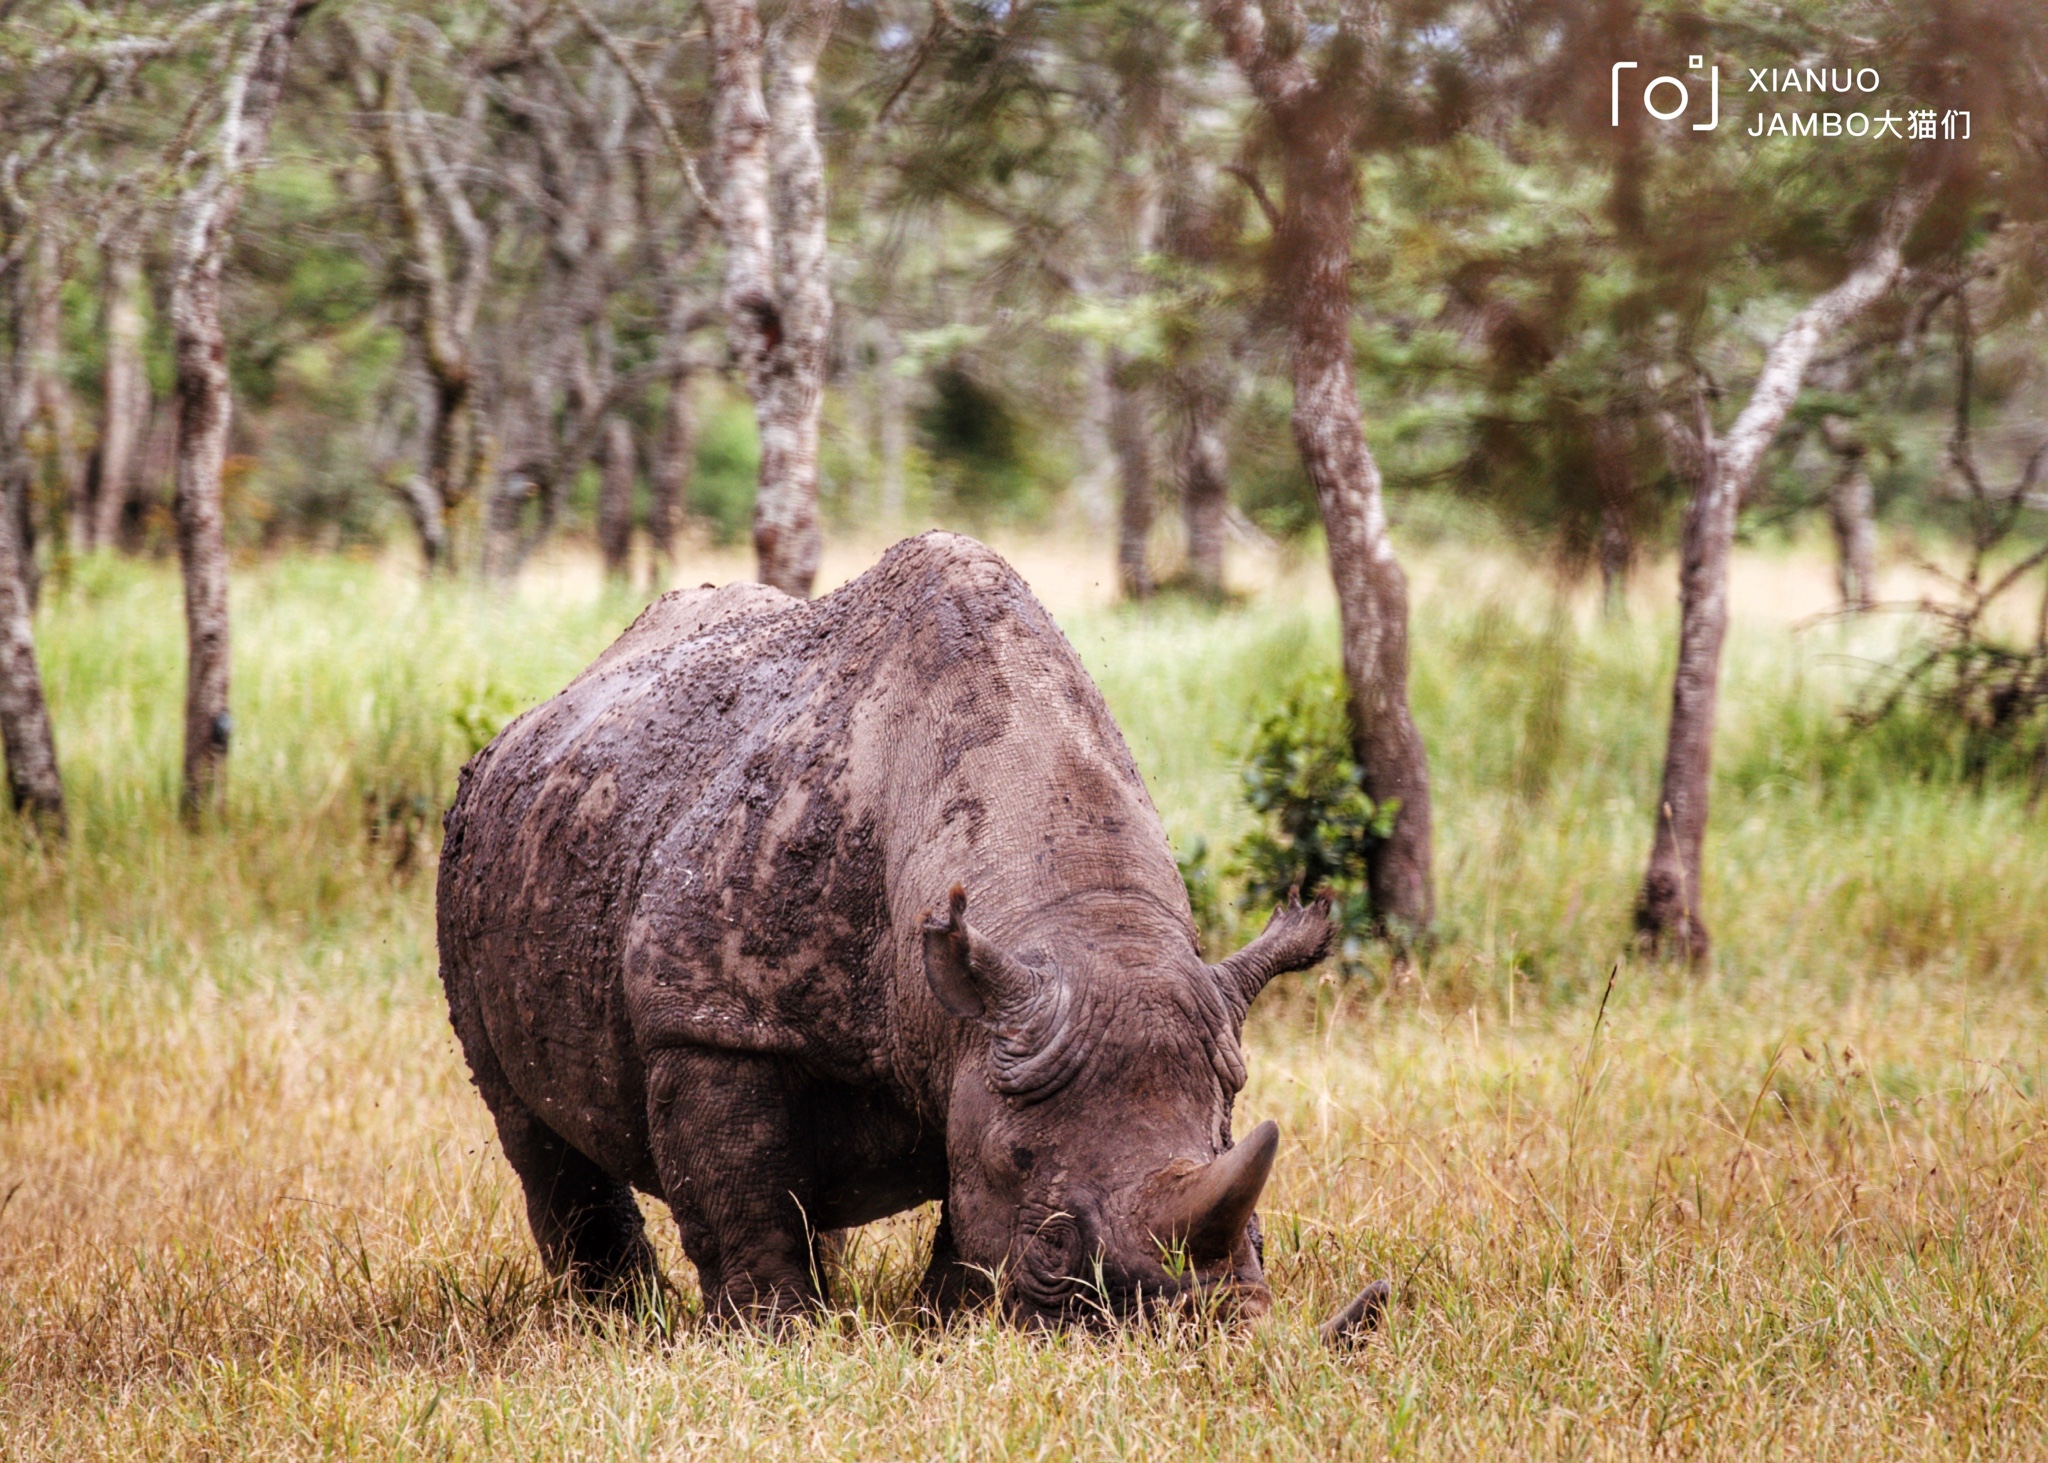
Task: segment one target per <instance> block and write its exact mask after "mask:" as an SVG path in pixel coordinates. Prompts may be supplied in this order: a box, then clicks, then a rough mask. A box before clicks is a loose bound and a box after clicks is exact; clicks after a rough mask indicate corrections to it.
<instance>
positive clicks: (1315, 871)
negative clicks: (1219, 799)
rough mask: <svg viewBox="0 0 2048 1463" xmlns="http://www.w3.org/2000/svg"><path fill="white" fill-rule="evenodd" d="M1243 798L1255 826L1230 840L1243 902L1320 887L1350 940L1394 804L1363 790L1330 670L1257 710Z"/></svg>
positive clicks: (1362, 917)
mask: <svg viewBox="0 0 2048 1463" xmlns="http://www.w3.org/2000/svg"><path fill="white" fill-rule="evenodd" d="M1244 798H1245V802H1246V803H1247V804H1248V805H1249V806H1250V807H1251V809H1252V811H1253V812H1255V813H1257V814H1258V815H1259V819H1260V822H1261V825H1262V826H1261V827H1259V828H1258V829H1257V830H1256V831H1254V832H1252V833H1249V834H1247V835H1246V836H1245V837H1244V838H1243V839H1242V840H1241V841H1240V842H1239V843H1238V846H1237V861H1238V864H1239V866H1240V868H1241V869H1242V871H1243V873H1244V876H1245V885H1244V894H1243V898H1242V903H1243V905H1244V906H1245V907H1246V908H1248V909H1252V908H1263V907H1270V906H1271V905H1272V904H1274V903H1275V902H1277V901H1279V900H1282V899H1285V898H1286V897H1287V891H1288V890H1289V889H1293V888H1299V889H1300V890H1301V892H1302V894H1303V895H1304V896H1306V895H1309V894H1313V893H1320V892H1328V893H1329V895H1330V896H1331V906H1332V910H1333V912H1334V914H1335V915H1336V918H1337V927H1338V937H1339V939H1340V941H1341V942H1342V943H1343V944H1344V945H1345V946H1346V947H1348V948H1350V949H1355V948H1356V946H1357V943H1358V942H1359V941H1362V940H1363V939H1365V938H1366V936H1367V935H1368V934H1369V933H1370V931H1371V926H1372V902H1371V898H1370V896H1369V895H1368V893H1367V891H1366V878H1365V869H1366V858H1367V856H1368V855H1369V854H1370V853H1371V852H1372V851H1373V850H1374V849H1375V848H1377V847H1378V846H1379V845H1380V844H1381V843H1383V842H1385V841H1386V839H1387V837H1388V836H1389V835H1390V834H1391V833H1392V832H1393V827H1394V815H1395V814H1396V813H1397V812H1398V811H1399V804H1398V803H1397V802H1396V801H1394V800H1393V799H1388V800H1387V801H1385V802H1379V803H1376V802H1374V801H1373V799H1372V797H1371V796H1370V795H1368V794H1367V792H1366V790H1365V784H1364V774H1363V773H1362V772H1361V771H1360V769H1359V766H1358V764H1357V762H1355V761H1353V760H1352V756H1351V722H1350V713H1349V711H1348V710H1347V708H1346V705H1345V698H1344V692H1343V687H1342V685H1341V684H1340V683H1339V682H1338V681H1337V680H1336V679H1335V678H1334V677H1319V678H1316V679H1313V680H1309V681H1305V682H1303V683H1302V684H1301V685H1300V686H1298V687H1297V688H1296V689H1295V690H1293V691H1292V692H1290V693H1289V694H1288V696H1287V697H1286V699H1285V700H1283V701H1282V702H1281V703H1280V705H1279V706H1278V707H1276V708H1275V709H1274V710H1272V711H1269V712H1268V713H1267V714H1266V715H1265V716H1264V717H1262V718H1261V719H1260V721H1259V723H1258V726H1257V729H1256V730H1255V731H1254V732H1253V733H1252V742H1251V751H1250V759H1249V762H1248V764H1247V765H1246V767H1245V770H1244Z"/></svg>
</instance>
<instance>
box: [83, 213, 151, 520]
mask: <svg viewBox="0 0 2048 1463" xmlns="http://www.w3.org/2000/svg"><path fill="white" fill-rule="evenodd" d="M138 222H139V220H138V219H137V218H136V217H135V216H134V215H133V214H130V215H128V216H127V217H125V218H124V219H122V220H121V223H120V225H119V226H117V227H116V228H114V229H111V230H109V231H108V232H107V233H106V235H105V236H104V237H103V239H102V242H101V245H100V259H101V268H102V270H103V277H102V281H101V297H102V301H103V303H102V317H103V326H102V331H103V334H104V337H105V340H106V360H105V362H104V364H103V367H102V370H101V399H100V441H99V452H98V457H97V462H96V465H95V467H94V483H95V486H94V492H93V500H92V504H91V514H92V518H91V524H92V527H91V533H90V537H89V546H90V547H92V548H97V549H111V548H115V547H117V546H118V545H119V543H120V538H121V518H122V514H123V512H124V511H125V510H126V508H127V506H128V501H129V498H130V495H131V493H132V492H133V489H134V485H135V477H136V471H137V468H138V466H139V463H138V458H139V457H140V455H141V449H142V439H143V434H144V433H145V432H146V431H147V430H148V428H149V373H148V371H147V370H146V369H145V368H144V365H143V360H142V339H143V331H144V321H143V317H142V294H143V276H142V246H141V241H140V240H139V239H138V238H136V237H135V234H134V232H133V229H134V227H135V225H136V224H137V223H138Z"/></svg>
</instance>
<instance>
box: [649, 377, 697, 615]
mask: <svg viewBox="0 0 2048 1463" xmlns="http://www.w3.org/2000/svg"><path fill="white" fill-rule="evenodd" d="M692 380H693V376H692V373H691V372H689V371H678V372H677V373H676V374H675V375H674V376H672V377H671V378H670V379H669V383H668V401H667V402H666V403H665V404H664V406H663V409H662V418H661V449H660V456H659V458H658V459H657V460H656V462H655V464H654V471H653V473H651V474H650V475H649V482H648V498H647V536H648V538H649V539H650V540H652V542H653V546H654V563H653V566H652V577H653V588H654V590H655V592H656V593H657V594H658V593H660V592H661V591H662V590H664V589H666V588H667V587H668V585H669V582H670V581H671V580H672V579H673V578H674V577H675V569H676V536H677V534H678V533H680V532H681V529H682V522H683V505H684V504H685V503H687V502H688V501H689V497H690V478H691V476H692V475H693V474H694V473H695V472H696V470H697V410H696V404H695V403H694V402H693V401H692V400H691V399H690V392H691V383H692Z"/></svg>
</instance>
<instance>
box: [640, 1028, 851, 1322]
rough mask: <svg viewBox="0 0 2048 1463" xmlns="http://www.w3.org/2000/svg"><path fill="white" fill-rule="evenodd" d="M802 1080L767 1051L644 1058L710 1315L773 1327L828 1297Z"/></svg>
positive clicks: (681, 1224) (665, 1170) (657, 1127)
mask: <svg viewBox="0 0 2048 1463" xmlns="http://www.w3.org/2000/svg"><path fill="white" fill-rule="evenodd" d="M804 1085H805V1084H804V1082H803V1079H802V1078H801V1077H799V1076H798V1075H797V1074H795V1073H793V1072H792V1071H791V1070H790V1069H789V1068H788V1067H787V1065H786V1064H784V1063H782V1062H778V1061H776V1060H775V1059H773V1058H768V1057H754V1056H742V1055H739V1054H736V1053H733V1052H719V1051H700V1050H692V1049H672V1050H669V1051H664V1052H661V1053H658V1054H657V1055H655V1056H654V1057H653V1058H652V1059H651V1060H650V1061H649V1062H648V1065H647V1097H648V1114H647V1116H648V1136H649V1139H650V1140H651V1142H652V1144H653V1147H654V1161H655V1166H656V1168H657V1169H658V1170H659V1172H660V1174H661V1183H662V1188H663V1189H664V1190H665V1191H666V1192H667V1195H668V1205H669V1208H670V1209H671V1210H672V1211H673V1212H674V1214H675V1217H676V1227H677V1228H678V1229H679V1230H680V1231H681V1232H682V1240H683V1249H684V1251H685V1252H686V1253H687V1254H688V1255H689V1257H690V1263H691V1264H693V1265H695V1266H696V1267H697V1280H698V1283H699V1285H700V1286H701V1287H702V1288H703V1291H704V1311H705V1314H706V1315H707V1316H709V1317H711V1318H712V1319H713V1320H714V1321H718V1322H728V1323H729V1322H734V1321H740V1322H746V1323H750V1324H755V1325H766V1326H778V1325H780V1324H782V1323H783V1322H785V1321H787V1320H788V1319H789V1318H791V1317H793V1316H796V1315H800V1314H803V1313H805V1312H809V1311H814V1310H817V1309H818V1308H819V1307H820V1306H822V1305H823V1304H824V1299H825V1295H824V1263H825V1256H824V1254H823V1252H822V1251H821V1248H820V1241H821V1239H822V1236H821V1235H820V1234H819V1233H818V1231H817V1230H816V1229H815V1227H814V1226H813V1225H812V1223H811V1220H810V1214H809V1207H810V1205H811V1202H812V1200H813V1196H814V1195H815V1193H816V1188H817V1173H816V1164H815V1159H814V1157H813V1147H812V1134H811V1131H810V1127H809V1124H808V1121H807V1119H806V1118H805V1117H804V1116H803V1114H804V1112H805V1110H806V1107H807V1102H806V1100H805V1096H804V1092H803V1088H804Z"/></svg>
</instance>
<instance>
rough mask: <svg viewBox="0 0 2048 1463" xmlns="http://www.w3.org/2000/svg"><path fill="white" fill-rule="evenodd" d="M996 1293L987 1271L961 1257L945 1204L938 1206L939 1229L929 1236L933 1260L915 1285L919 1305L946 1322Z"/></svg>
mask: <svg viewBox="0 0 2048 1463" xmlns="http://www.w3.org/2000/svg"><path fill="white" fill-rule="evenodd" d="M994 1292H995V1287H994V1285H993V1284H992V1283H991V1282H990V1279H989V1273H988V1271H986V1270H984V1269H981V1268H980V1267H979V1266H974V1265H969V1264H967V1263H966V1262H965V1261H963V1260H962V1259H961V1258H960V1250H959V1247H958V1246H957V1245H955V1244H954V1243H953V1222H952V1220H951V1218H950V1217H949V1216H948V1215H947V1213H946V1207H945V1205H943V1204H941V1205H940V1206H939V1227H938V1230H937V1232H936V1233H934V1234H933V1235H932V1257H931V1261H930V1263H929V1264H927V1265H926V1266H925V1270H924V1279H923V1280H921V1281H920V1282H919V1283H918V1287H917V1299H918V1304H919V1305H921V1306H922V1307H924V1309H926V1310H927V1311H929V1312H931V1313H932V1314H933V1315H934V1316H935V1317H936V1318H937V1319H938V1320H940V1321H945V1320H949V1319H951V1318H952V1317H953V1316H954V1315H956V1314H957V1313H958V1312H960V1311H962V1310H966V1309H968V1308H969V1307H971V1306H976V1305H979V1304H981V1303H982V1302H983V1301H985V1300H987V1299H988V1298H989V1297H990V1296H991V1295H992V1294H994Z"/></svg>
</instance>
